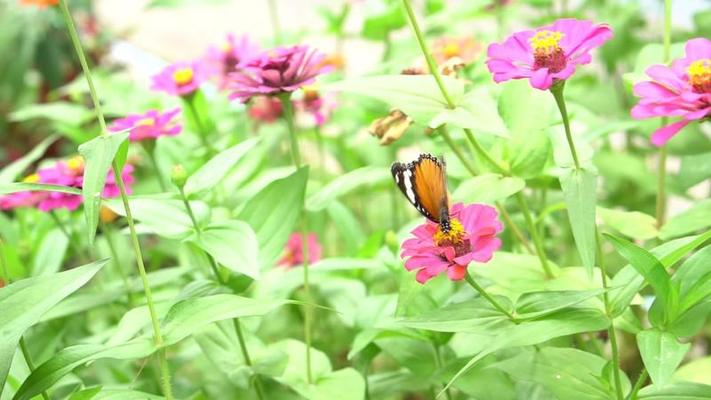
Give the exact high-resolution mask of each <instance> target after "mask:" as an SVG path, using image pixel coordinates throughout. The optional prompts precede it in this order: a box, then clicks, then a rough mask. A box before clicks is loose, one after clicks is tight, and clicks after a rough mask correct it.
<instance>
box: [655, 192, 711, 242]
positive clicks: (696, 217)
mask: <svg viewBox="0 0 711 400" xmlns="http://www.w3.org/2000/svg"><path fill="white" fill-rule="evenodd" d="M709 226H711V199H706V200H703V201H699V202H696V203H695V204H694V205H693V206H691V208H689V209H688V210H686V211H684V212H682V213H681V214H679V215H676V216H674V217H672V218H670V219H669V220H668V221H667V222H666V224H664V226H662V229H661V230H660V231H659V237H660V238H661V239H662V240H668V239H670V238H674V237H677V236H682V235H687V234H689V233H694V232H696V231H698V230H701V229H704V228H707V227H709Z"/></svg>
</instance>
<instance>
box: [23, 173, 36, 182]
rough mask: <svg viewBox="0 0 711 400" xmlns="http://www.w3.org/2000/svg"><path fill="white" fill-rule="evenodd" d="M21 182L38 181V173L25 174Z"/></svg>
mask: <svg viewBox="0 0 711 400" xmlns="http://www.w3.org/2000/svg"><path fill="white" fill-rule="evenodd" d="M22 182H26V183H37V182H39V175H37V174H32V175H27V176H26V177H25V179H23V180H22Z"/></svg>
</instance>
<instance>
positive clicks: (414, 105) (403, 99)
mask: <svg viewBox="0 0 711 400" xmlns="http://www.w3.org/2000/svg"><path fill="white" fill-rule="evenodd" d="M442 79H443V82H444V85H445V87H446V88H447V91H448V92H449V95H450V96H451V97H452V99H453V101H454V102H455V104H458V103H459V101H461V99H462V97H463V95H464V84H463V83H462V82H461V81H458V80H456V79H454V78H450V77H446V76H443V77H442ZM322 89H323V90H330V91H339V92H345V93H353V94H359V95H363V96H366V97H370V98H374V99H377V100H380V101H382V102H384V103H387V104H388V105H390V107H391V108H396V109H399V110H401V111H402V112H404V113H405V114H407V115H408V116H409V117H410V118H412V119H413V120H414V121H416V122H419V123H421V124H428V123H429V121H431V120H432V119H433V118H435V116H437V115H439V114H440V113H441V112H442V111H445V110H448V109H449V106H448V104H447V101H446V100H445V99H444V98H443V97H442V92H441V91H440V90H439V87H438V86H437V82H435V80H434V79H433V78H432V76H431V75H381V76H369V77H364V78H353V79H347V80H344V81H339V82H335V83H332V84H328V85H324V86H323V88H322Z"/></svg>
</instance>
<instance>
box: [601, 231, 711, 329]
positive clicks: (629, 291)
mask: <svg viewBox="0 0 711 400" xmlns="http://www.w3.org/2000/svg"><path fill="white" fill-rule="evenodd" d="M709 239H711V231H708V232H706V233H704V234H702V235H698V236H689V237H685V238H680V239H676V240H673V241H671V242H668V243H664V244H662V245H660V246H658V247H655V248H653V249H652V250H651V253H652V255H654V256H655V257H657V258H658V259H659V262H661V264H662V265H663V266H664V268H669V267H671V266H672V265H674V264H675V263H676V262H677V261H679V260H680V259H681V258H682V257H684V256H685V255H687V254H688V253H689V252H691V251H693V250H694V249H695V248H697V247H698V246H700V245H702V244H703V243H704V242H706V241H707V240H709ZM645 285H646V283H645V279H644V278H643V277H642V276H641V275H640V274H639V273H638V272H637V269H636V268H635V267H633V266H631V265H627V266H625V267H624V268H622V269H621V270H620V271H619V272H618V273H617V274H616V275H615V276H614V278H612V282H611V284H610V286H611V287H612V288H613V289H611V290H610V305H611V313H612V315H613V316H614V317H616V316H618V315H620V314H622V312H624V310H625V309H626V308H627V306H629V304H630V302H631V301H632V299H633V298H634V296H635V295H636V294H637V292H639V291H640V290H642V288H643V287H644V286H645Z"/></svg>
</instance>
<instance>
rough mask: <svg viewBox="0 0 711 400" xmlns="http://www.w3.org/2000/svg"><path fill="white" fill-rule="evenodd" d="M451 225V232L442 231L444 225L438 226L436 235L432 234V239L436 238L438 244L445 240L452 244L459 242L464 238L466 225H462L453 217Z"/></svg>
mask: <svg viewBox="0 0 711 400" xmlns="http://www.w3.org/2000/svg"><path fill="white" fill-rule="evenodd" d="M449 225H450V229H449V232H442V227H441V226H439V227H437V232H435V234H434V236H432V239H434V242H435V244H436V245H440V244H442V243H445V242H446V243H447V244H450V245H451V244H459V243H462V241H463V240H464V227H463V226H462V223H461V222H459V220H458V219H456V218H452V219H450V220H449Z"/></svg>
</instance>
